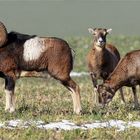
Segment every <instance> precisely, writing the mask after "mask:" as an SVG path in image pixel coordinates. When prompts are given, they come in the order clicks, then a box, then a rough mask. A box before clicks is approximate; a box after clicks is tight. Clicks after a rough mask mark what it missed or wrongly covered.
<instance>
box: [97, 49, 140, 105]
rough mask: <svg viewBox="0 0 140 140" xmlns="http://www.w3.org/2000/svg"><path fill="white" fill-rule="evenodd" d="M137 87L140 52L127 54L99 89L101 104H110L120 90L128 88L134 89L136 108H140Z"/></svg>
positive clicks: (139, 74)
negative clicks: (139, 106) (124, 87)
mask: <svg viewBox="0 0 140 140" xmlns="http://www.w3.org/2000/svg"><path fill="white" fill-rule="evenodd" d="M136 85H140V50H135V51H132V52H129V53H127V54H126V55H125V56H124V57H123V58H122V59H121V60H120V62H119V63H118V65H117V67H116V68H115V69H114V71H113V72H112V73H111V74H110V76H109V77H108V78H107V79H106V80H105V82H104V84H102V85H100V86H99V87H98V92H99V98H100V99H99V100H100V103H102V104H103V105H105V104H106V103H108V102H110V101H111V100H112V98H113V96H114V95H115V92H116V91H117V90H118V89H120V88H122V87H123V86H128V87H132V90H133V95H134V103H135V107H138V98H137V94H136Z"/></svg>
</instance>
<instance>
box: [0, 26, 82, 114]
mask: <svg viewBox="0 0 140 140" xmlns="http://www.w3.org/2000/svg"><path fill="white" fill-rule="evenodd" d="M0 27H1V28H3V24H2V25H1V26H0ZM4 30H5V28H4V29H2V31H4ZM0 31H1V30H0ZM4 33H5V32H4ZM1 34H3V32H2V33H0V35H1ZM1 36H2V35H1ZM2 37H3V38H2V40H4V41H3V43H2V42H0V43H1V44H2V45H1V46H0V47H1V48H0V77H2V78H4V79H5V92H6V108H5V110H8V111H10V112H13V111H14V110H15V97H14V88H15V81H16V79H17V78H19V76H20V75H21V73H22V71H29V72H30V71H35V72H44V71H46V72H48V73H49V74H50V75H51V76H52V77H54V78H55V79H57V80H59V81H60V82H61V83H62V84H63V85H64V86H65V87H66V88H67V89H69V90H70V91H71V92H72V94H71V95H72V99H73V108H74V112H75V113H77V114H79V113H80V111H81V104H80V90H79V86H78V85H77V84H76V83H75V82H74V81H73V80H72V79H71V77H70V72H71V70H72V69H73V57H72V52H71V48H70V47H69V45H68V43H67V42H66V41H64V40H62V39H59V38H55V37H38V38H35V37H36V36H34V35H33V36H30V35H25V34H20V33H17V32H10V33H8V34H7V35H6V36H5V34H3V36H2ZM4 38H5V39H4ZM5 42H6V43H5ZM27 42H28V43H27ZM25 44H26V45H25ZM35 48H37V50H35Z"/></svg>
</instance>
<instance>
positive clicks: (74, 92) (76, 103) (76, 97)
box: [61, 78, 82, 114]
mask: <svg viewBox="0 0 140 140" xmlns="http://www.w3.org/2000/svg"><path fill="white" fill-rule="evenodd" d="M61 83H62V84H63V85H64V86H65V87H66V88H68V89H69V90H70V91H71V96H72V100H73V110H74V112H75V113H76V114H80V112H81V110H82V109H81V98H80V89H79V86H78V85H77V84H76V83H75V82H74V81H73V80H72V79H71V78H69V79H68V80H62V81H61Z"/></svg>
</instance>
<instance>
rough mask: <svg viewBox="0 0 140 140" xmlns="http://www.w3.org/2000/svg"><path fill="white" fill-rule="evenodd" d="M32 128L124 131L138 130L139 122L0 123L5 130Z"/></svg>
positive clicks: (0, 126) (17, 121) (67, 121)
mask: <svg viewBox="0 0 140 140" xmlns="http://www.w3.org/2000/svg"><path fill="white" fill-rule="evenodd" d="M30 126H34V127H36V128H40V129H46V130H47V129H53V130H74V129H83V130H88V129H96V128H114V127H115V128H116V129H117V131H124V130H126V129H128V128H131V127H135V128H140V121H128V122H125V121H122V120H109V121H99V120H98V121H94V122H92V123H84V124H81V125H77V124H75V123H73V122H71V121H69V120H62V121H60V122H50V123H45V122H44V121H41V120H40V121H33V120H29V121H23V120H10V121H5V122H3V123H0V128H6V129H19V128H28V127H30Z"/></svg>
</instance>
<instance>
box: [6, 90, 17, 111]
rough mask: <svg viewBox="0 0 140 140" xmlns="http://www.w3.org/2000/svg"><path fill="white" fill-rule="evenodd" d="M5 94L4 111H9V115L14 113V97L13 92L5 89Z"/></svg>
mask: <svg viewBox="0 0 140 140" xmlns="http://www.w3.org/2000/svg"><path fill="white" fill-rule="evenodd" d="M5 93H6V107H5V111H9V112H10V113H12V112H14V111H15V97H14V92H13V90H7V89H5Z"/></svg>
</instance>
